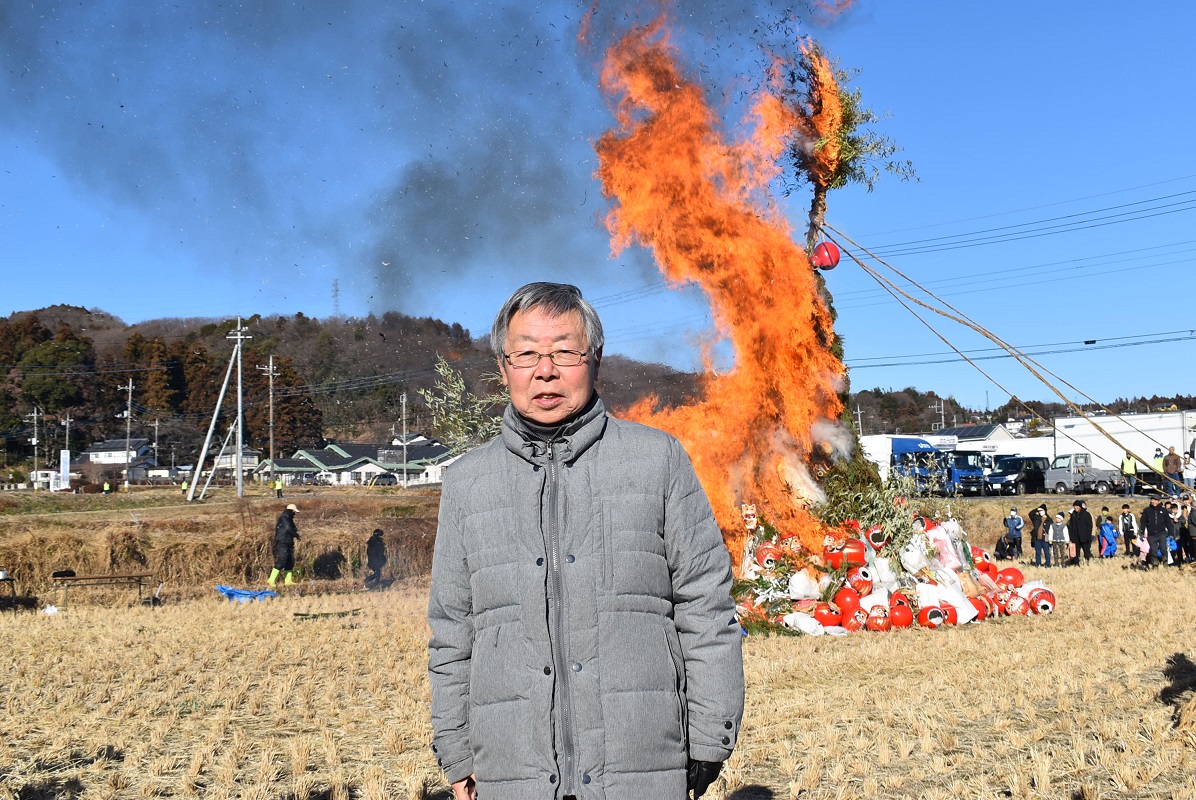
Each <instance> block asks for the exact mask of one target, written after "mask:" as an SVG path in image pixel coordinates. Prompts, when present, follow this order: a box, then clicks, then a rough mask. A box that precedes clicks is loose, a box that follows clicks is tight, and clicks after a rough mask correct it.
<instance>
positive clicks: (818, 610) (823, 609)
mask: <svg viewBox="0 0 1196 800" xmlns="http://www.w3.org/2000/svg"><path fill="white" fill-rule="evenodd" d="M814 619H816V620H818V624H819V625H822V626H825V627H828V628H829V627H830V626H832V625H838V624H839V620H840V619H842V615H840V614H839V609H837V608H835V607H834V606H833V605H831V604H830V603H819V604H818V605H816V606H814Z"/></svg>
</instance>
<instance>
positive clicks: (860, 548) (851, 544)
mask: <svg viewBox="0 0 1196 800" xmlns="http://www.w3.org/2000/svg"><path fill="white" fill-rule="evenodd" d="M843 560H844V561H846V562H847V563H848V564H853V565H855V566H857V567H858V566H863V565H864V564H867V563H868V550H867V548H865V547H864V543H863V542H861V541H860V540H859V539H848V540H847V541H846V542H845V543H844V544H843Z"/></svg>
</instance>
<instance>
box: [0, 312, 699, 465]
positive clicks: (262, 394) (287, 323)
mask: <svg viewBox="0 0 1196 800" xmlns="http://www.w3.org/2000/svg"><path fill="white" fill-rule="evenodd" d="M236 325H237V320H236V319H227V320H211V319H158V320H150V321H147V322H141V323H137V324H134V325H126V324H125V323H124V322H123V321H122V320H120V319H118V318H116V317H113V316H112V315H110V314H106V313H104V312H102V311H96V310H88V309H84V308H78V307H74V306H51V307H49V308H44V309H39V310H37V311H28V312H18V313H15V314H12V315H11V316H9V317H7V318H0V370H3V372H4V374H5V378H6V379H5V381H4V382H3V383H0V438H3V439H4V440H5V446H6V452H7V453H8V454H10V456H13V455H15V456H17V457H20V456H21V455H22V454H23V451H24V450H25V449H29V450H30V451H32V448H31V447H29V446H28V442H27V440H28V439H29V438H31V437H32V433H33V421H32V418H31V417H30V416H29V415H30V412H32V410H33V408H34V406H36V407H37V408H38V409H39V413H40V414H42V415H45V417H44V418H43V420H42V422H41V423H40V424H41V430H40V438H41V440H42V442H41V443H42V447H43V452H47V451H53V450H55V449H57V448H59V447H61V446H62V445H63V442H64V439H65V425H62V424H61V423H62V422H64V421H65V419H66V417H67V415H69V416H70V418H71V444H72V449H74V450H79V449H82V446H83V445H85V444H86V443H89V442H91V441H94V440H97V439H101V438H105V437H123V436H124V435H125V419H124V411H125V409H126V407H127V403H128V393H127V391H126V388H127V386H128V383H129V381H130V380H132V383H133V391H132V403H133V435H135V436H147V437H150V438H153V436H154V432H153V428H152V426H153V425H154V423H155V421H156V422H157V423H158V425H159V428H158V434H157V437H158V441H159V452H160V456H161V458H162V459H163V460H164V461H165V459H166V458H167V456H166V454H167V453H170V452H172V450H173V453H174V455H175V457H176V460H177V461H179V463H182V462H184V461H186V460H189V459H190V458H191V456H192V455H194V453H195V452H196V451H197V449H198V446H199V444H201V443H202V439H203V435H204V434H205V433H206V431H207V427H208V424H209V422H210V420H211V415H212V410H213V408H214V406H215V404H216V399H217V396H218V394H219V391H220V386H221V383H222V382H223V379H224V374H225V372H226V370H227V367H228V362H229V356H230V354H231V353H232V350H233V342H232V341H231V340H230V339H228V338H226V337H227V335H228V334H229V333H230V332H231V331H233V330H234V329H235V328H236ZM242 325H243V326H244V328H245V334H246V335H248V336H251V337H252V339H249V340H247V341H246V342H245V346H244V348H243V356H242V367H243V368H242V380H243V382H244V397H245V423H246V441H247V442H248V443H249V444H250V445H251V446H254V447H259V448H263V447H264V446H265V444H266V442H267V441H268V435H269V434H268V431H269V420H268V418H269V402H268V398H269V380H268V377H267V369H266V368H267V367H268V364H269V359H270V357H271V356H273V357H274V367H275V371H276V377H275V382H274V385H275V394H274V398H275V408H274V416H275V444H276V449H277V451H278V452H280V453H285V452H288V451H292V450H294V449H295V448H297V447H301V446H308V445H318V444H320V443H321V442H322V441H323V440H324V439H341V440H354V439H356V440H372V441H379V440H384V439H385V438H387V437H389V436H390V434H391V431H392V426H393V429H394V430H395V431H398V430H400V429H401V427H402V412H401V408H402V400H401V397H402V395H403V394H404V393H405V394H406V396H407V426H408V430H410V431H419V432H424V433H434V431H433V430H432V422H431V419H430V418H429V416H428V414H427V410H426V408H425V406H424V403H423V398H422V397H421V396H420V394H419V390H420V389H428V388H430V387H432V386H433V384H434V382H435V381H436V380H437V375H436V372H435V369H434V366H435V363H436V359H437V357H438V356H442V357H444V358H445V359H447V360H448V361H449V363H450V364H451V365H452V366H453V367H454V368H455V369H456V370H457V371H458V372H460V373H461V374H462V376H463V377H464V378H465V381H466V384H467V386H468V387H469V389H470V390H471V391H473V392H474V393H475V394H478V395H486V394H490V393H492V392H493V391H495V390H496V389H497V388H498V387H497V385H496V384H494V383H492V379H493V377H494V376H495V373H496V372H497V368H496V365H495V361H494V356H493V355H492V354H491V352H490V350H489V345H488V341H487V340H486V339H485V338H478V339H475V338H473V337H472V336H471V334H470V332H469V331H468V330H465V329H463V328H462V327H461V326H460V325H459V324H456V323H446V322H443V321H441V320H437V319H432V318H417V317H409V316H406V315H403V314H399V313H396V312H388V313H386V314H383V315H381V316H373V315H371V316H368V317H363V318H332V319H324V320H320V319H315V318H312V317H308V316H305V315H304V314H302V313H298V314H295V315H294V316H270V317H260V316H252V317H249V318H246V319H245V320H243V322H242ZM601 378H602V387H601V388H602V393H603V397H604V399H605V400H606V401H607V403H608V405H610V406H611V407H613V408H622V407H626V406H628V405H630V404H631V403H633V402H635V401H637V400H640V399H641V398H643V397H646V396H648V395H650V394H652V395H655V396H656V397H657V398H658V400H659V402H660V403H662V404H672V403H676V402H679V401H680V400H681V399H683V398H684V397H685V396H686V395H688V394H692V393H693V392H694V390H695V387H696V384H697V378H696V376H694V375H693V374H690V373H683V372H678V371H677V370H674V369H672V368H670V367H667V366H664V365H661V364H644V363H640V362H637V361H633V360H631V359H627V358H622V357H619V356H613V355H612V356H608V357H606V358H604V359H603V362H602V371H601ZM231 397H232V392H231V390H230V398H229V399H226V402H225V407H226V408H230V409H231V408H233V406H234V404H233V403H232V402H230V400H231ZM226 416H227V415H226ZM47 422H48V423H49V424H48V425H47V424H46V423H47ZM227 425H228V422H227V421H222V423H221V426H220V430H221V431H223V430H225V429H226V428H227ZM30 454H31V453H30Z"/></svg>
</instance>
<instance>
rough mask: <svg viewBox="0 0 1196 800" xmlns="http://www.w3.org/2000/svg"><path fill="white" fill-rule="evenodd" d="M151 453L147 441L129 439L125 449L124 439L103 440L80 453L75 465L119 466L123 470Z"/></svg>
mask: <svg viewBox="0 0 1196 800" xmlns="http://www.w3.org/2000/svg"><path fill="white" fill-rule="evenodd" d="M153 452H154V448H153V447H151V446H150V440H149V439H129V441H128V448H127V449H126V447H125V440H124V439H105V440H104V441H102V442H96V443H95V444H93V445H92V446H91V447H89V448H87V449H86V450H84V451H83V452H82V453H80V454H79V457H78V459H77V461H76V462H75V463H83V464H103V465H105V466H112V465H119V466H120V467H121V468H122V469H123V468H124V466H125V464H128V463H134V462H137V461H138V460H141V459H142V458H143V457H146V456H152V455H153ZM150 460H151V461H152V460H153V459H152V458H151V459H150Z"/></svg>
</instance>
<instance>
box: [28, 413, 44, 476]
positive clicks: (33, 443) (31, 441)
mask: <svg viewBox="0 0 1196 800" xmlns="http://www.w3.org/2000/svg"><path fill="white" fill-rule="evenodd" d="M39 414H41V411H40V410H39V409H38V407H37V406H34V407H33V413H32V414H28V415H26V416H30V417H33V438H32V439H30V440H29V443H30V444H32V445H33V480H32V481H31V483H32V484H33V491H35V492H36V491H37V442H38V439H37V418H38V415H39Z"/></svg>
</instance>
